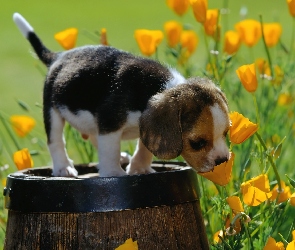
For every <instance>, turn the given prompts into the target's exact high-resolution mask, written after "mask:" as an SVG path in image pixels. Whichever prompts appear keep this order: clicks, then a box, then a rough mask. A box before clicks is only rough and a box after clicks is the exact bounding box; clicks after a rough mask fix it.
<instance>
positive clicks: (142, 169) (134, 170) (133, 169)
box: [126, 164, 156, 175]
mask: <svg viewBox="0 0 295 250" xmlns="http://www.w3.org/2000/svg"><path fill="white" fill-rule="evenodd" d="M155 172H156V171H155V170H154V169H152V168H151V166H140V165H135V164H129V165H128V166H127V167H126V173H127V174H129V175H136V174H150V173H155Z"/></svg>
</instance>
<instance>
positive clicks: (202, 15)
mask: <svg viewBox="0 0 295 250" xmlns="http://www.w3.org/2000/svg"><path fill="white" fill-rule="evenodd" d="M190 4H191V6H192V8H193V13H194V16H195V18H196V20H197V21H198V22H199V23H204V22H205V21H206V15H207V8H208V0H190Z"/></svg>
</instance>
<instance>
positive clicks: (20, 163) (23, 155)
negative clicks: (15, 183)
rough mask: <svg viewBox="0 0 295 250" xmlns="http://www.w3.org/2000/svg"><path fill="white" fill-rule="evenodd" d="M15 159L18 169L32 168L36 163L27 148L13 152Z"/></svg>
mask: <svg viewBox="0 0 295 250" xmlns="http://www.w3.org/2000/svg"><path fill="white" fill-rule="evenodd" d="M13 161H14V163H15V165H16V166H17V169H18V170H22V169H26V168H31V167H33V165H34V164H33V159H32V157H31V155H30V152H29V150H28V149H27V148H24V149H22V150H19V151H16V152H15V153H14V154H13Z"/></svg>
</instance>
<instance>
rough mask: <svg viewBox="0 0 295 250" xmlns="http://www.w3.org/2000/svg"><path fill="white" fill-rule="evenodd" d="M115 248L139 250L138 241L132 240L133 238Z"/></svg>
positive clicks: (117, 249) (118, 249) (119, 249)
mask: <svg viewBox="0 0 295 250" xmlns="http://www.w3.org/2000/svg"><path fill="white" fill-rule="evenodd" d="M115 250H138V245H137V241H132V239H131V238H130V239H128V240H126V241H125V243H124V244H122V245H120V246H119V247H117V248H116V249H115Z"/></svg>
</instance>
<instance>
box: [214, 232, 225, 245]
mask: <svg viewBox="0 0 295 250" xmlns="http://www.w3.org/2000/svg"><path fill="white" fill-rule="evenodd" d="M218 236H220V237H223V231H222V230H219V231H217V232H216V233H215V234H214V235H213V241H214V243H216V244H218V243H221V242H222V241H221V239H220V238H219V237H218Z"/></svg>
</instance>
